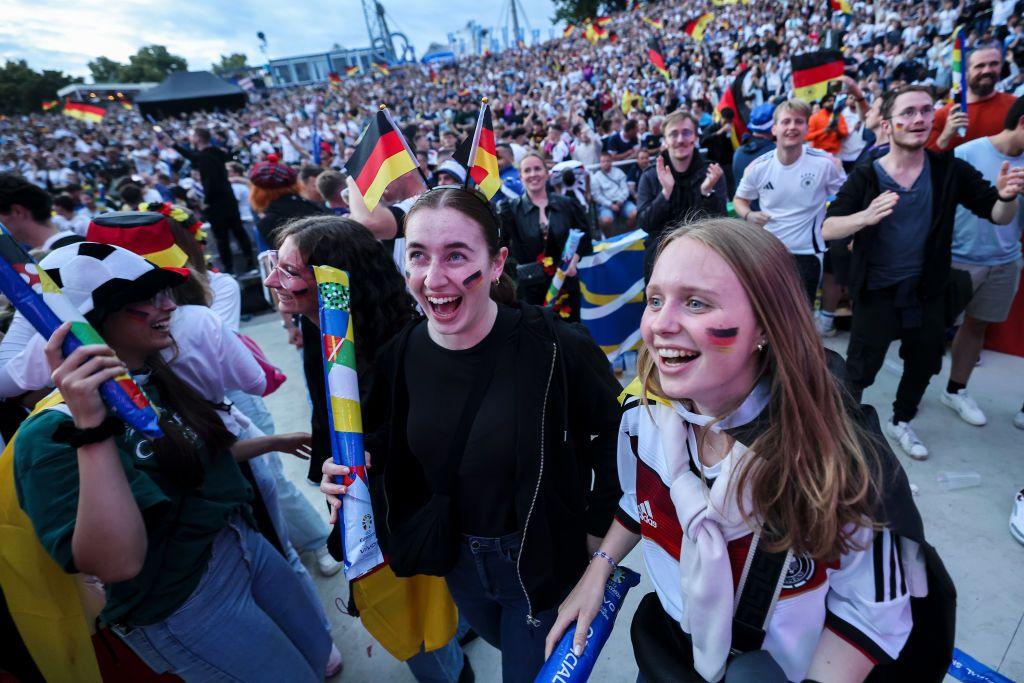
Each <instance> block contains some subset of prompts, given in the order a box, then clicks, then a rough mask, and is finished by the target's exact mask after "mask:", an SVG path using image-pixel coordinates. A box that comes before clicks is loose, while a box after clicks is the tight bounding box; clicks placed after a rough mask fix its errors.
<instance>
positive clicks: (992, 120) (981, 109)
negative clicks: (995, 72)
mask: <svg viewBox="0 0 1024 683" xmlns="http://www.w3.org/2000/svg"><path fill="white" fill-rule="evenodd" d="M1016 99H1017V98H1016V97H1014V96H1013V95H1011V94H1009V93H1005V92H997V93H996V94H995V95H993V96H992V97H990V98H988V99H987V100H983V101H982V102H970V103H968V105H967V135H965V136H963V137H960V136H959V135H955V134H954V135H953V137H952V139H951V140H950V143H949V146H948V147H939V144H938V140H939V135H940V134H941V133H942V129H943V128H945V127H946V119H948V118H949V110H950V109H952V108H953V103H952V102H950V103H949V104H947V105H946V106H945V107H943V108H942V109H939V110H938V111H937V112H935V123H933V124H932V133H931V135H929V136H928V149H931V150H934V151H936V152H945V151H947V150H950V149H953V148H954V147H956V146H958V145H962V144H964V143H965V142H968V141H970V140H974V139H975V138H981V137H986V136H988V135H995V134H996V133H998V132H999V131H1001V130H1003V123H1005V122H1006V114H1007V112H1009V111H1010V107H1011V106H1012V105H1013V103H1014V102H1015V101H1016Z"/></svg>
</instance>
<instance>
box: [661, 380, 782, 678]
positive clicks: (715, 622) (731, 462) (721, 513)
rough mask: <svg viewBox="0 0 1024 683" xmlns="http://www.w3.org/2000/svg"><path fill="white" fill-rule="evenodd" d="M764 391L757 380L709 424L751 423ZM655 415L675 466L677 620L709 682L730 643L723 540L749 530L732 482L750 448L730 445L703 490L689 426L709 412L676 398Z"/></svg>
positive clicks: (730, 599)
mask: <svg viewBox="0 0 1024 683" xmlns="http://www.w3.org/2000/svg"><path fill="white" fill-rule="evenodd" d="M768 394H769V387H768V383H767V382H766V381H762V382H761V383H759V384H758V385H757V386H756V387H754V390H753V391H752V392H751V393H750V395H749V396H748V397H747V398H746V400H745V401H744V402H743V404H742V405H741V406H740V407H739V408H737V409H736V410H735V411H734V412H732V413H731V414H729V415H728V416H726V417H725V418H724V419H722V420H720V421H719V422H718V423H717V424H715V425H712V426H711V427H710V429H711V430H712V431H715V432H719V431H722V430H724V429H729V428H732V427H738V426H740V425H743V424H746V423H747V422H750V421H751V420H752V419H753V418H754V417H756V416H757V415H758V414H759V413H760V412H761V410H763V408H764V406H765V405H766V404H767V402H768ZM659 418H662V419H659V420H658V429H659V432H660V436H661V446H662V452H663V453H664V455H665V458H666V460H667V462H668V463H669V464H670V471H672V472H673V480H672V485H671V487H670V492H671V496H672V503H673V505H674V506H675V509H676V516H677V517H678V518H679V524H680V526H681V527H682V529H683V546H682V549H681V551H680V553H679V574H680V580H681V585H682V597H683V618H682V621H681V624H680V625H681V626H682V628H683V630H684V631H685V632H686V633H688V634H690V637H691V639H692V641H693V662H694V666H695V668H696V669H697V673H699V674H700V675H701V676H703V677H704V678H705V679H707V680H709V681H719V680H721V678H722V676H723V675H724V674H725V665H726V660H727V658H728V656H729V651H730V649H731V648H732V619H733V613H734V611H735V601H736V595H735V590H734V589H733V580H732V565H731V564H730V562H729V552H728V543H729V541H732V540H734V539H737V538H742V537H743V536H746V535H747V534H749V533H751V532H752V531H753V530H752V529H751V528H750V526H749V525H748V524H747V523H746V522H744V521H743V516H742V514H741V513H740V509H741V508H740V502H739V501H738V500H737V499H736V494H735V485H734V482H733V481H732V474H733V473H734V472H737V471H739V466H740V465H741V463H742V462H743V458H744V456H745V455H746V453H747V449H746V448H745V447H744V446H743V445H742V444H740V443H738V442H737V443H735V444H734V445H733V447H732V449H731V450H730V451H729V453H727V454H726V456H725V458H724V459H723V460H722V468H721V472H720V473H719V475H718V476H717V477H716V478H715V482H714V484H713V485H712V487H711V490H710V491H708V489H707V487H706V486H705V485H704V482H703V481H701V478H700V477H698V476H697V475H696V474H694V473H693V472H692V471H691V469H690V451H689V449H690V448H693V449H694V453H696V438H695V432H694V429H693V426H700V427H704V426H707V425H708V424H709V423H711V422H712V421H713V420H714V418H712V417H708V416H706V415H698V414H696V413H691V412H690V411H688V410H686V409H685V408H684V407H683V406H682V405H680V404H679V403H677V402H673V404H672V408H671V409H664V410H662V411H660V415H659ZM749 505H750V503H749V500H747V501H745V502H744V506H745V507H746V509H747V510H749V509H750V508H749Z"/></svg>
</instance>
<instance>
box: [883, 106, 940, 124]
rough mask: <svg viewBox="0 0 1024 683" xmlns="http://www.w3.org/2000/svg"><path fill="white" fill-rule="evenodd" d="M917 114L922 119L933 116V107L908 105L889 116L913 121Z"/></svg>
mask: <svg viewBox="0 0 1024 683" xmlns="http://www.w3.org/2000/svg"><path fill="white" fill-rule="evenodd" d="M918 115H920V116H921V118H923V119H930V118H933V117H934V116H935V107H930V106H927V107H920V108H915V107H908V108H906V109H904V110H903V111H899V112H896V113H895V114H893V115H892V117H891V118H894V119H899V120H900V121H913V120H914V119H916V118H917V117H918Z"/></svg>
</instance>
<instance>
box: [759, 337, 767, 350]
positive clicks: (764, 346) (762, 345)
mask: <svg viewBox="0 0 1024 683" xmlns="http://www.w3.org/2000/svg"><path fill="white" fill-rule="evenodd" d="M767 346H768V342H766V341H765V340H763V339H762V340H761V341H759V342H758V343H757V350H758V351H761V352H763V351H764V350H765V348H766V347H767Z"/></svg>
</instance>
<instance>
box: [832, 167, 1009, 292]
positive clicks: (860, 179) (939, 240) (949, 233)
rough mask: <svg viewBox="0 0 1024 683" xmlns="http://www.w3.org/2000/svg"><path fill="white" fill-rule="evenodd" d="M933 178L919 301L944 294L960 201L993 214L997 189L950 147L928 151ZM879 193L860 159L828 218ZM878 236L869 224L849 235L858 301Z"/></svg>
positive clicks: (872, 172) (873, 177)
mask: <svg viewBox="0 0 1024 683" xmlns="http://www.w3.org/2000/svg"><path fill="white" fill-rule="evenodd" d="M926 154H927V155H928V164H929V167H930V169H931V179H932V226H931V229H930V230H929V231H928V239H927V243H926V245H925V256H924V267H923V269H922V271H921V280H920V282H919V283H918V295H919V297H920V299H921V301H927V300H929V299H932V298H934V297H937V296H944V295H945V291H946V283H947V282H948V281H949V271H950V263H951V260H952V254H953V222H954V219H955V218H956V207H957V205H958V204H962V205H963V206H964V207H966V208H967V209H969V210H970V211H971V212H972V213H974V214H975V215H977V216H979V217H981V218H984V219H987V220H991V217H992V207H994V206H995V203H996V202H997V201H998V200H999V192H998V191H997V190H996V188H995V186H994V185H992V184H990V183H989V182H988V181H987V180H985V178H984V177H982V175H981V174H980V173H979V172H978V170H977V169H976V168H974V167H973V166H971V165H970V164H969V163H967V162H966V161H964V160H962V159H957V158H956V157H955V156H953V153H952V152H942V153H937V152H931V151H926ZM879 194H881V190H880V188H879V182H878V174H877V173H876V172H875V168H874V164H872V163H869V162H865V163H861V164H858V165H857V166H855V167H854V169H853V170H852V171H851V172H850V175H849V176H847V178H846V182H845V183H843V186H842V187H841V188H839V194H838V195H836V198H835V199H834V200H833V201H832V203H831V204H829V207H828V212H827V213H826V216H825V218H826V220H828V219H829V218H831V217H833V216H849V215H851V214H855V213H857V212H858V211H863V210H864V209H866V208H867V207H868V205H869V204H871V202H872V200H874V198H875V197H877V196H878V195H879ZM876 239H878V226H877V225H871V226H868V227H866V228H864V229H863V230H861V231H859V232H857V233H854V235H853V254H852V258H851V265H850V293H851V295H852V296H853V298H854V301H856V300H857V299H858V298H859V296H860V294H861V293H862V292H863V290H864V288H865V287H866V285H867V271H868V254H869V253H870V252H871V247H872V245H873V244H874V241H875V240H876Z"/></svg>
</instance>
